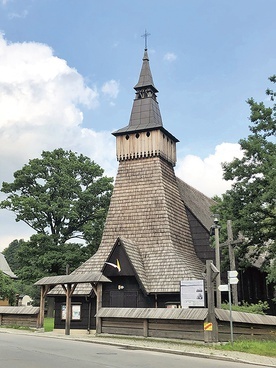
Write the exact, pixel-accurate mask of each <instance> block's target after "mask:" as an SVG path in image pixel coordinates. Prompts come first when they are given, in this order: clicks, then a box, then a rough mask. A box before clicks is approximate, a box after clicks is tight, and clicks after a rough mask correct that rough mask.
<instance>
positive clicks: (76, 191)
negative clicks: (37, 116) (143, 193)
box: [0, 148, 113, 250]
mask: <svg viewBox="0 0 276 368" xmlns="http://www.w3.org/2000/svg"><path fill="white" fill-rule="evenodd" d="M112 181H113V178H108V177H106V176H103V169H102V168H101V167H100V166H99V165H97V164H96V163H95V162H93V161H91V160H90V159H89V158H88V157H86V156H83V155H82V154H81V155H79V156H77V155H76V154H75V153H73V152H72V151H64V150H63V149H61V148H60V149H56V150H54V151H52V152H48V151H43V152H42V158H36V159H33V160H30V161H29V163H28V164H26V165H24V166H23V168H22V169H21V170H18V171H16V172H15V173H14V181H13V182H12V183H7V182H4V183H3V185H2V189H1V191H2V192H4V193H6V194H8V196H7V198H6V199H5V200H3V201H2V202H1V203H0V206H1V208H4V209H8V210H11V211H13V212H14V213H15V214H16V221H24V222H25V223H26V224H27V225H29V226H30V227H31V228H32V229H34V230H35V231H36V232H37V233H38V234H42V235H51V241H53V242H54V243H55V244H56V245H60V244H64V243H66V242H67V241H68V240H70V239H73V238H78V239H84V240H86V241H87V242H88V243H89V244H90V245H91V247H92V248H94V250H95V248H96V247H97V246H98V245H99V244H98V242H99V239H100V238H101V234H102V230H103V225H104V221H105V217H106V214H107V210H108V206H109V201H110V197H111V192H112V188H113V185H112Z"/></svg>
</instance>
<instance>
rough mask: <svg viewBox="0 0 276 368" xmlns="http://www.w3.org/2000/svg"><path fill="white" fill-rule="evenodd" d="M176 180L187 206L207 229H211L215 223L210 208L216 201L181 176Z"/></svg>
mask: <svg viewBox="0 0 276 368" xmlns="http://www.w3.org/2000/svg"><path fill="white" fill-rule="evenodd" d="M176 180H177V184H178V188H179V192H180V196H181V198H182V200H183V202H184V204H185V206H186V207H187V208H189V210H190V211H191V212H192V214H193V215H194V216H195V217H196V218H197V219H198V220H199V221H200V222H201V224H202V225H203V226H204V227H205V229H206V230H208V231H209V230H210V228H211V226H212V225H213V223H214V222H213V218H212V212H211V210H210V208H211V206H214V205H215V204H216V202H215V201H214V200H213V199H211V198H209V197H207V196H206V195H205V194H203V193H202V192H200V191H199V190H197V189H195V188H194V187H192V186H191V185H189V184H187V183H185V182H184V181H183V180H181V179H179V178H176Z"/></svg>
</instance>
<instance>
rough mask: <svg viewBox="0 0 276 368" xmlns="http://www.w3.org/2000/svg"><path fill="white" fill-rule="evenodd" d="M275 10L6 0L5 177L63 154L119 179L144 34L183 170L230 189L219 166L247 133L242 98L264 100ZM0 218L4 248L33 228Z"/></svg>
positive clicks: (256, 4) (1, 140) (272, 6)
mask: <svg viewBox="0 0 276 368" xmlns="http://www.w3.org/2000/svg"><path fill="white" fill-rule="evenodd" d="M275 11H276V2H275V1H274V0H251V1H248V0H240V1H237V0H236V1H231V2H230V1H224V0H210V1H206V0H205V1H203V0H193V1H186V0H170V1H167V0H151V1H145V0H140V1H139V2H137V1H129V0H102V1H101V2H98V1H93V0H78V1H77V0H24V1H22V0H0V31H1V32H2V34H1V36H0V109H1V110H0V164H1V172H0V181H1V182H2V181H11V180H12V173H13V172H14V171H15V170H17V169H19V168H21V167H22V165H23V164H25V163H27V162H28V160H29V159H31V158H34V157H39V156H40V154H41V151H42V150H52V149H54V148H57V147H63V148H64V149H72V150H74V151H76V152H78V153H83V154H85V155H88V156H89V157H91V158H92V159H93V160H95V161H96V162H97V163H99V164H100V165H101V166H102V167H103V168H104V169H105V171H106V174H107V175H111V176H115V175H116V170H117V162H116V160H115V138H114V137H113V136H112V135H111V132H112V131H114V130H116V129H119V128H121V127H123V126H125V125H127V124H128V120H129V116H130V111H131V107H132V102H133V98H134V90H133V86H134V85H135V84H136V82H137V81H138V76H139V72H140V69H141V65H142V56H143V49H144V39H143V38H142V37H141V35H142V34H143V33H144V32H145V29H147V31H148V32H149V33H150V37H149V38H148V53H149V58H150V65H151V70H152V74H153V79H154V83H155V86H156V88H157V89H158V90H159V94H158V101H159V105H160V111H161V115H162V118H163V124H164V127H165V128H166V129H167V130H169V131H170V132H171V133H172V134H173V135H174V136H176V137H177V138H178V139H179V140H180V142H179V143H178V146H177V154H178V164H177V166H176V173H177V175H178V176H180V177H181V178H182V179H183V180H185V181H187V182H188V183H189V184H191V185H193V186H195V187H196V188H197V189H199V190H201V191H202V192H203V193H205V194H207V195H209V196H212V195H214V194H221V193H223V192H224V191H225V190H226V189H227V188H229V183H225V182H224V181H223V180H222V173H221V167H220V164H221V162H222V161H229V160H231V159H232V158H233V157H234V156H238V155H239V154H240V152H239V146H238V144H237V143H238V141H239V139H240V138H243V137H246V136H247V135H248V133H249V130H248V125H249V120H248V116H249V108H248V105H247V104H246V100H247V99H248V98H249V97H254V98H255V99H256V100H257V101H263V100H265V99H266V96H265V90H266V88H267V87H269V81H268V77H269V76H270V75H272V74H275V62H276V48H275V39H276V38H275ZM267 103H269V102H268V101H267ZM0 220H1V223H2V225H3V224H4V231H2V230H1V233H2V234H0V250H1V249H2V248H4V247H6V246H7V245H8V243H9V241H11V240H13V239H15V238H26V237H27V236H28V234H29V233H30V231H29V229H28V228H27V227H26V226H25V225H23V224H18V223H15V222H14V217H13V215H12V214H9V213H8V212H7V211H4V210H1V211H0ZM2 229H3V227H2Z"/></svg>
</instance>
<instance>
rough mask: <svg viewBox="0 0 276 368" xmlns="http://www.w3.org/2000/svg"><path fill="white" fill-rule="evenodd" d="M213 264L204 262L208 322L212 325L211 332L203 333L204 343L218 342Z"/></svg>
mask: <svg viewBox="0 0 276 368" xmlns="http://www.w3.org/2000/svg"><path fill="white" fill-rule="evenodd" d="M212 265H213V262H212V261H210V260H207V261H206V282H207V300H208V317H207V318H208V321H207V322H210V323H212V330H211V331H204V340H205V341H206V342H217V341H218V326H217V320H216V315H215V296H214V281H213V276H214V275H213V270H212V268H213V267H212Z"/></svg>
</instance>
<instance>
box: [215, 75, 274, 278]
mask: <svg viewBox="0 0 276 368" xmlns="http://www.w3.org/2000/svg"><path fill="white" fill-rule="evenodd" d="M270 81H271V82H272V83H275V82H276V76H273V77H271V78H270ZM266 93H267V95H268V96H269V97H270V100H271V102H268V103H267V104H268V106H266V105H265V104H264V103H263V102H260V103H257V102H256V101H255V100H254V99H253V98H250V99H249V100H248V101H247V102H248V104H249V106H250V111H251V114H250V121H251V123H252V124H251V125H250V126H249V129H250V134H249V136H248V137H247V138H245V139H241V140H240V141H239V143H240V146H241V150H242V152H243V157H242V158H241V159H237V158H235V159H234V160H233V161H232V162H230V163H225V164H223V171H224V179H226V180H233V181H234V182H233V185H232V188H231V189H230V190H228V191H227V192H226V193H225V194H224V195H223V196H222V198H216V200H217V202H218V205H217V207H216V208H215V211H216V212H219V213H220V215H221V217H222V219H223V221H224V222H226V220H227V219H232V221H233V228H234V231H235V235H236V236H237V233H238V231H242V232H243V235H244V236H245V237H246V239H247V242H246V247H245V248H244V249H243V252H248V249H249V247H250V250H251V253H252V250H254V252H253V253H255V255H256V256H257V255H258V254H260V253H262V254H265V255H266V260H267V261H266V263H265V264H264V266H266V267H267V270H268V271H269V273H270V278H271V281H273V280H274V281H276V278H274V277H272V275H273V274H274V273H275V271H273V267H275V266H276V265H275V254H276V252H275V251H276V249H275V247H276V246H275V238H276V207H275V204H276V144H275V132H276V105H275V103H274V98H275V96H276V93H275V92H274V91H273V90H272V89H267V91H266ZM273 265H274V266H273ZM275 276H276V275H275Z"/></svg>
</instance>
